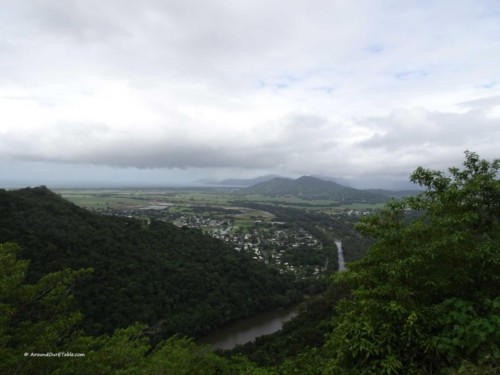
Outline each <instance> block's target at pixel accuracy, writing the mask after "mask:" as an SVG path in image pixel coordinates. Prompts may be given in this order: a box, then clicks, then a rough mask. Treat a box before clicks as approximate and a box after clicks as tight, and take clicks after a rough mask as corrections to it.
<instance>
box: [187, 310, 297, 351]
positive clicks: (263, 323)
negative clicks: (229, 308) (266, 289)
mask: <svg viewBox="0 0 500 375" xmlns="http://www.w3.org/2000/svg"><path fill="white" fill-rule="evenodd" d="M295 315H297V306H294V307H290V308H288V309H283V310H277V311H269V312H265V313H261V314H258V315H254V316H251V317H249V318H245V319H240V320H237V321H236V322H233V323H230V324H228V325H227V326H225V327H223V328H221V329H219V330H218V331H215V332H212V333H211V334H209V335H207V336H204V337H201V338H199V339H197V340H196V343H198V344H203V345H211V346H213V347H214V348H217V349H224V350H228V349H233V348H234V347H235V346H236V345H240V344H245V343H247V342H249V341H253V340H255V339H256V338H257V337H259V336H262V335H269V334H271V333H274V332H276V331H279V330H280V329H281V327H282V326H283V323H285V322H286V321H288V320H290V319H292V318H293V317H294V316H295Z"/></svg>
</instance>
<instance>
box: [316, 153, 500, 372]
mask: <svg viewBox="0 0 500 375" xmlns="http://www.w3.org/2000/svg"><path fill="white" fill-rule="evenodd" d="M499 167H500V160H495V161H493V162H491V163H490V162H488V161H486V160H481V159H480V158H479V157H478V155H477V154H475V153H472V152H466V158H465V162H464V168H463V169H462V170H460V169H458V168H450V169H449V174H448V175H446V174H444V173H442V172H440V171H434V170H428V169H424V168H421V167H419V168H418V169H417V170H416V171H415V172H414V173H413V174H412V175H411V181H413V182H415V183H418V184H420V185H421V186H424V187H425V188H426V190H425V191H424V192H423V193H422V194H420V195H419V196H417V197H412V198H407V199H404V200H402V201H399V202H397V201H392V202H390V203H388V204H387V205H386V207H385V209H384V210H382V211H381V212H380V213H378V214H376V215H373V216H371V217H368V218H365V219H363V220H362V221H361V222H360V223H359V224H358V229H359V230H360V231H361V232H362V233H364V234H367V235H370V236H373V237H375V238H376V240H377V241H376V243H375V244H374V245H373V246H372V248H371V249H370V251H369V252H368V254H367V256H366V257H365V258H363V259H361V260H360V261H357V262H354V263H352V264H351V265H350V267H349V270H348V271H347V272H344V273H340V274H337V275H336V276H335V277H334V280H335V282H336V283H340V284H346V285H348V286H350V287H351V289H352V298H351V299H348V300H344V301H342V302H341V303H339V305H338V306H337V311H338V312H339V316H338V317H336V318H335V319H334V331H333V333H332V334H330V335H329V339H328V343H327V349H328V350H329V355H330V356H331V358H330V361H329V366H328V367H327V369H326V370H325V371H326V372H327V373H344V372H345V373H362V374H411V373H419V374H420V373H429V374H430V373H433V374H434V373H437V372H439V371H444V369H453V368H459V367H460V366H461V364H462V361H467V363H468V364H471V365H472V366H476V365H478V363H480V362H482V361H483V362H484V361H489V362H488V363H489V364H488V366H491V362H492V361H493V362H494V363H496V365H494V366H498V367H495V368H496V369H500V365H498V360H499V359H500V297H499V294H498V291H499V290H500V282H499V281H500V229H499V217H500V182H499V180H498V171H499ZM408 210H412V211H418V212H420V213H421V215H420V217H419V218H418V219H416V220H413V221H410V222H408V220H405V213H407V212H408ZM495 361H496V362H495ZM343 371H344V372H343Z"/></svg>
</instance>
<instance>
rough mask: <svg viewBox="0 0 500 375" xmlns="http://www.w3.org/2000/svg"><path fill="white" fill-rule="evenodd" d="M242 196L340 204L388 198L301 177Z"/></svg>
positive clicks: (269, 183)
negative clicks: (287, 197)
mask: <svg viewBox="0 0 500 375" xmlns="http://www.w3.org/2000/svg"><path fill="white" fill-rule="evenodd" d="M241 193H243V194H262V195H269V196H283V195H291V196H296V197H300V198H303V199H331V200H335V201H338V202H340V203H346V204H348V203H354V202H361V203H382V202H386V201H387V200H388V199H389V197H388V196H387V195H385V194H382V193H380V192H371V191H365V190H358V189H354V188H350V187H347V186H344V185H340V184H338V183H336V182H333V181H324V180H321V179H319V178H316V177H310V176H302V177H299V178H298V179H296V180H292V179H288V178H281V177H277V178H274V179H272V180H270V181H266V182H261V183H259V184H256V185H254V186H251V187H248V188H245V189H242V190H241Z"/></svg>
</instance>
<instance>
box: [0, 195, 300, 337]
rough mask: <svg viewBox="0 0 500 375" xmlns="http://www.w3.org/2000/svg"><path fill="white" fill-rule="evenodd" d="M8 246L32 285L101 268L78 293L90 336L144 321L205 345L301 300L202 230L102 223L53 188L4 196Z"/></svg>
mask: <svg viewBox="0 0 500 375" xmlns="http://www.w3.org/2000/svg"><path fill="white" fill-rule="evenodd" d="M4 242H15V243H17V244H19V245H20V246H21V248H22V253H21V257H22V258H25V259H29V260H30V261H31V265H30V267H29V272H30V274H29V275H28V278H29V280H31V281H35V280H37V279H39V278H40V277H41V276H42V275H45V274H47V273H51V272H54V271H58V270H62V269H64V268H67V267H70V268H72V269H81V268H93V272H92V273H91V274H90V275H89V276H87V277H86V278H84V279H83V281H82V282H81V283H80V284H79V285H77V287H76V288H75V290H74V293H75V295H76V298H77V301H78V303H79V309H80V311H81V312H82V313H83V314H84V316H85V319H86V320H85V322H84V323H85V328H86V329H87V331H88V332H89V333H92V334H98V333H102V332H111V331H112V330H113V329H115V328H117V327H123V326H127V325H130V324H132V323H134V322H136V321H139V322H144V323H147V324H150V325H155V324H159V323H160V322H162V330H163V332H164V333H165V334H172V333H175V332H181V333H185V334H188V335H197V334H200V333H203V332H206V331H208V330H210V329H213V328H214V327H217V326H219V325H221V324H223V323H224V322H227V321H229V320H232V319H237V318H239V317H242V316H247V315H250V314H253V313H256V312H257V311H260V310H266V309H273V308H276V307H278V306H283V305H286V304H288V303H291V302H293V301H294V300H296V299H297V298H298V296H299V294H300V293H299V292H298V291H297V290H295V289H293V287H292V285H293V281H292V280H291V279H290V278H289V277H287V276H285V275H281V274H280V273H279V272H278V271H276V270H274V269H271V268H269V267H267V266H266V265H264V264H262V263H257V262H256V261H255V260H253V259H251V258H250V257H248V256H246V255H244V254H241V253H238V252H236V251H234V249H232V248H230V247H229V246H227V245H225V244H224V243H223V242H221V241H219V240H216V239H213V238H212V237H210V236H208V235H204V234H203V233H202V232H201V231H199V230H194V229H180V228H177V227H175V226H174V225H172V224H169V223H164V222H156V221H153V222H151V223H150V224H147V223H146V222H141V221H139V220H136V219H127V218H118V217H110V216H101V215H98V214H94V213H91V212H89V211H86V210H84V209H82V208H79V207H77V206H76V205H74V204H72V203H69V202H67V201H65V200H64V199H62V198H61V197H59V196H58V195H56V194H54V193H53V192H51V191H50V190H48V189H47V188H45V187H39V188H27V189H22V190H15V191H5V190H0V243H4Z"/></svg>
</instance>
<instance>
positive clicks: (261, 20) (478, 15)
mask: <svg viewBox="0 0 500 375" xmlns="http://www.w3.org/2000/svg"><path fill="white" fill-rule="evenodd" d="M499 25H500V4H499V3H498V2H497V1H488V0H481V1H472V0H470V1H466V0H463V1H454V2H431V1H409V2H405V3H404V4H402V3H397V2H392V1H382V0H381V1H362V0H360V1H352V2H346V1H340V0H339V1H326V0H325V1H323V0H316V1H312V2H311V1H305V0H292V1H284V0H275V1H253V2H233V1H229V0H226V1H224V0H219V1H212V2H209V3H200V2H197V1H183V2H179V1H159V0H149V1H141V2H136V1H128V0H121V1H118V0H116V1H97V0H89V1H84V2H82V1H76V0H69V1H65V2H60V1H55V0H31V1H28V0H20V1H16V2H11V1H1V0H0V159H2V160H4V161H5V160H31V161H36V160H40V161H49V162H66V163H76V164H79V163H80V164H81V165H85V164H89V163H91V164H94V165H107V166H112V167H137V168H187V169H190V168H194V169H196V168H197V169H196V170H197V171H200V170H207V171H208V170H210V171H212V172H210V173H216V174H217V175H220V174H221V173H222V172H220V170H219V171H216V169H217V168H225V169H226V170H227V171H228V173H229V171H231V173H235V171H238V170H240V171H241V173H242V174H245V175H248V174H249V173H250V172H249V171H252V170H253V171H255V173H257V171H258V172H259V173H262V172H266V171H269V172H277V173H288V174H302V173H305V174H322V175H326V174H330V175H336V176H345V177H358V178H360V177H363V176H367V175H375V174H378V175H387V176H389V175H393V174H397V175H401V176H405V177H406V176H407V174H408V173H409V171H411V170H412V169H413V168H414V167H415V166H416V165H417V164H423V163H426V164H427V165H428V164H429V163H430V164H432V165H436V166H437V165H441V164H443V165H444V166H446V165H449V164H446V163H448V162H450V163H451V164H456V163H459V162H460V160H461V158H462V152H463V151H464V150H465V149H470V150H473V151H478V152H479V153H480V155H481V156H484V157H488V158H493V157H497V156H498V155H497V154H495V153H498V152H497V151H496V147H497V146H498V144H500V138H499V133H498V129H499V128H500V121H499V119H500V106H499V103H498V97H500V86H499V85H500V84H499V82H500V68H499V67H500V52H499V51H500V26H499ZM194 169H193V170H194ZM245 171H246V172H245ZM110 175H111V174H110Z"/></svg>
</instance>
